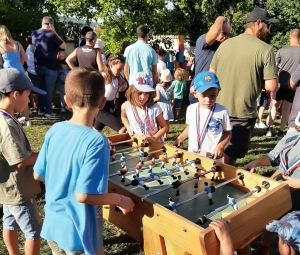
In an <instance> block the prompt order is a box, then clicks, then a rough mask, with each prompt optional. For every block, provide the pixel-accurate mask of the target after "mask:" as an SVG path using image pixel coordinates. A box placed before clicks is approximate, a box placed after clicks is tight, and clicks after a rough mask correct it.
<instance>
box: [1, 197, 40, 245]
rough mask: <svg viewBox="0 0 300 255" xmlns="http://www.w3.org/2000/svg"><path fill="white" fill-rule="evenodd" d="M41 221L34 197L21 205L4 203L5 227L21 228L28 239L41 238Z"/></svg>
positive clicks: (8, 228) (11, 228)
mask: <svg viewBox="0 0 300 255" xmlns="http://www.w3.org/2000/svg"><path fill="white" fill-rule="evenodd" d="M40 222H41V221H40V216H39V214H38V211H37V206H36V202H35V200H34V199H32V200H29V201H27V202H25V203H23V204H20V205H3V229H6V230H17V229H20V230H21V231H22V232H23V233H24V235H25V238H26V240H28V241H34V240H36V239H38V238H40V232H41V228H42V225H41V223H40Z"/></svg>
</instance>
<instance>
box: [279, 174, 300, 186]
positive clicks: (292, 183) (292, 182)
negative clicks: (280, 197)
mask: <svg viewBox="0 0 300 255" xmlns="http://www.w3.org/2000/svg"><path fill="white" fill-rule="evenodd" d="M282 179H283V180H284V182H285V183H287V184H288V185H289V186H290V188H292V189H300V179H298V178H293V177H289V176H286V175H282Z"/></svg>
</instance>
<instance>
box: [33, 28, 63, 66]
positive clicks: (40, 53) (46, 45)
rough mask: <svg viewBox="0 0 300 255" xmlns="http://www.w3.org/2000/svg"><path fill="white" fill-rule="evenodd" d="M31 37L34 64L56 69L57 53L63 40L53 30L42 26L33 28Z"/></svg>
mask: <svg viewBox="0 0 300 255" xmlns="http://www.w3.org/2000/svg"><path fill="white" fill-rule="evenodd" d="M31 38H32V47H33V51H34V57H35V60H36V64H37V65H39V66H45V67H47V68H49V69H51V70H56V69H57V62H56V59H57V53H58V51H59V46H60V45H62V43H63V41H62V40H61V39H60V38H59V37H58V36H57V35H56V34H54V33H53V32H51V31H48V30H46V29H43V28H40V29H38V30H35V31H34V32H33V33H32V35H31Z"/></svg>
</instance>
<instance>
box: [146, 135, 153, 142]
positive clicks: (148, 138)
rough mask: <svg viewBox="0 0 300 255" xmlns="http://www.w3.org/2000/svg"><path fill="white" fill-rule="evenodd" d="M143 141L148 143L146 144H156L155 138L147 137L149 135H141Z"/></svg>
mask: <svg viewBox="0 0 300 255" xmlns="http://www.w3.org/2000/svg"><path fill="white" fill-rule="evenodd" d="M143 139H145V141H148V142H151V141H152V142H156V138H155V137H153V136H149V135H143Z"/></svg>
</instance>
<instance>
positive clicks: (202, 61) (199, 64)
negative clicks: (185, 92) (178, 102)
mask: <svg viewBox="0 0 300 255" xmlns="http://www.w3.org/2000/svg"><path fill="white" fill-rule="evenodd" d="M230 32H231V26H230V25H229V23H228V21H227V20H226V18H225V17H223V16H219V17H218V18H217V19H216V20H215V23H214V24H213V25H212V26H211V28H210V29H209V31H208V32H207V33H206V34H203V35H201V36H200V37H199V38H198V39H197V42H196V48H195V76H196V75H197V74H198V73H200V72H202V71H208V69H209V65H210V62H211V60H212V58H213V56H214V54H215V52H216V50H217V49H218V47H219V45H220V44H221V43H222V42H224V41H225V40H226V39H228V37H229V35H230ZM191 85H194V80H193V81H192V83H191ZM191 91H194V87H193V86H191ZM189 101H190V103H191V104H192V103H196V102H198V100H197V98H195V97H194V96H193V95H192V93H190V95H189Z"/></svg>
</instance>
